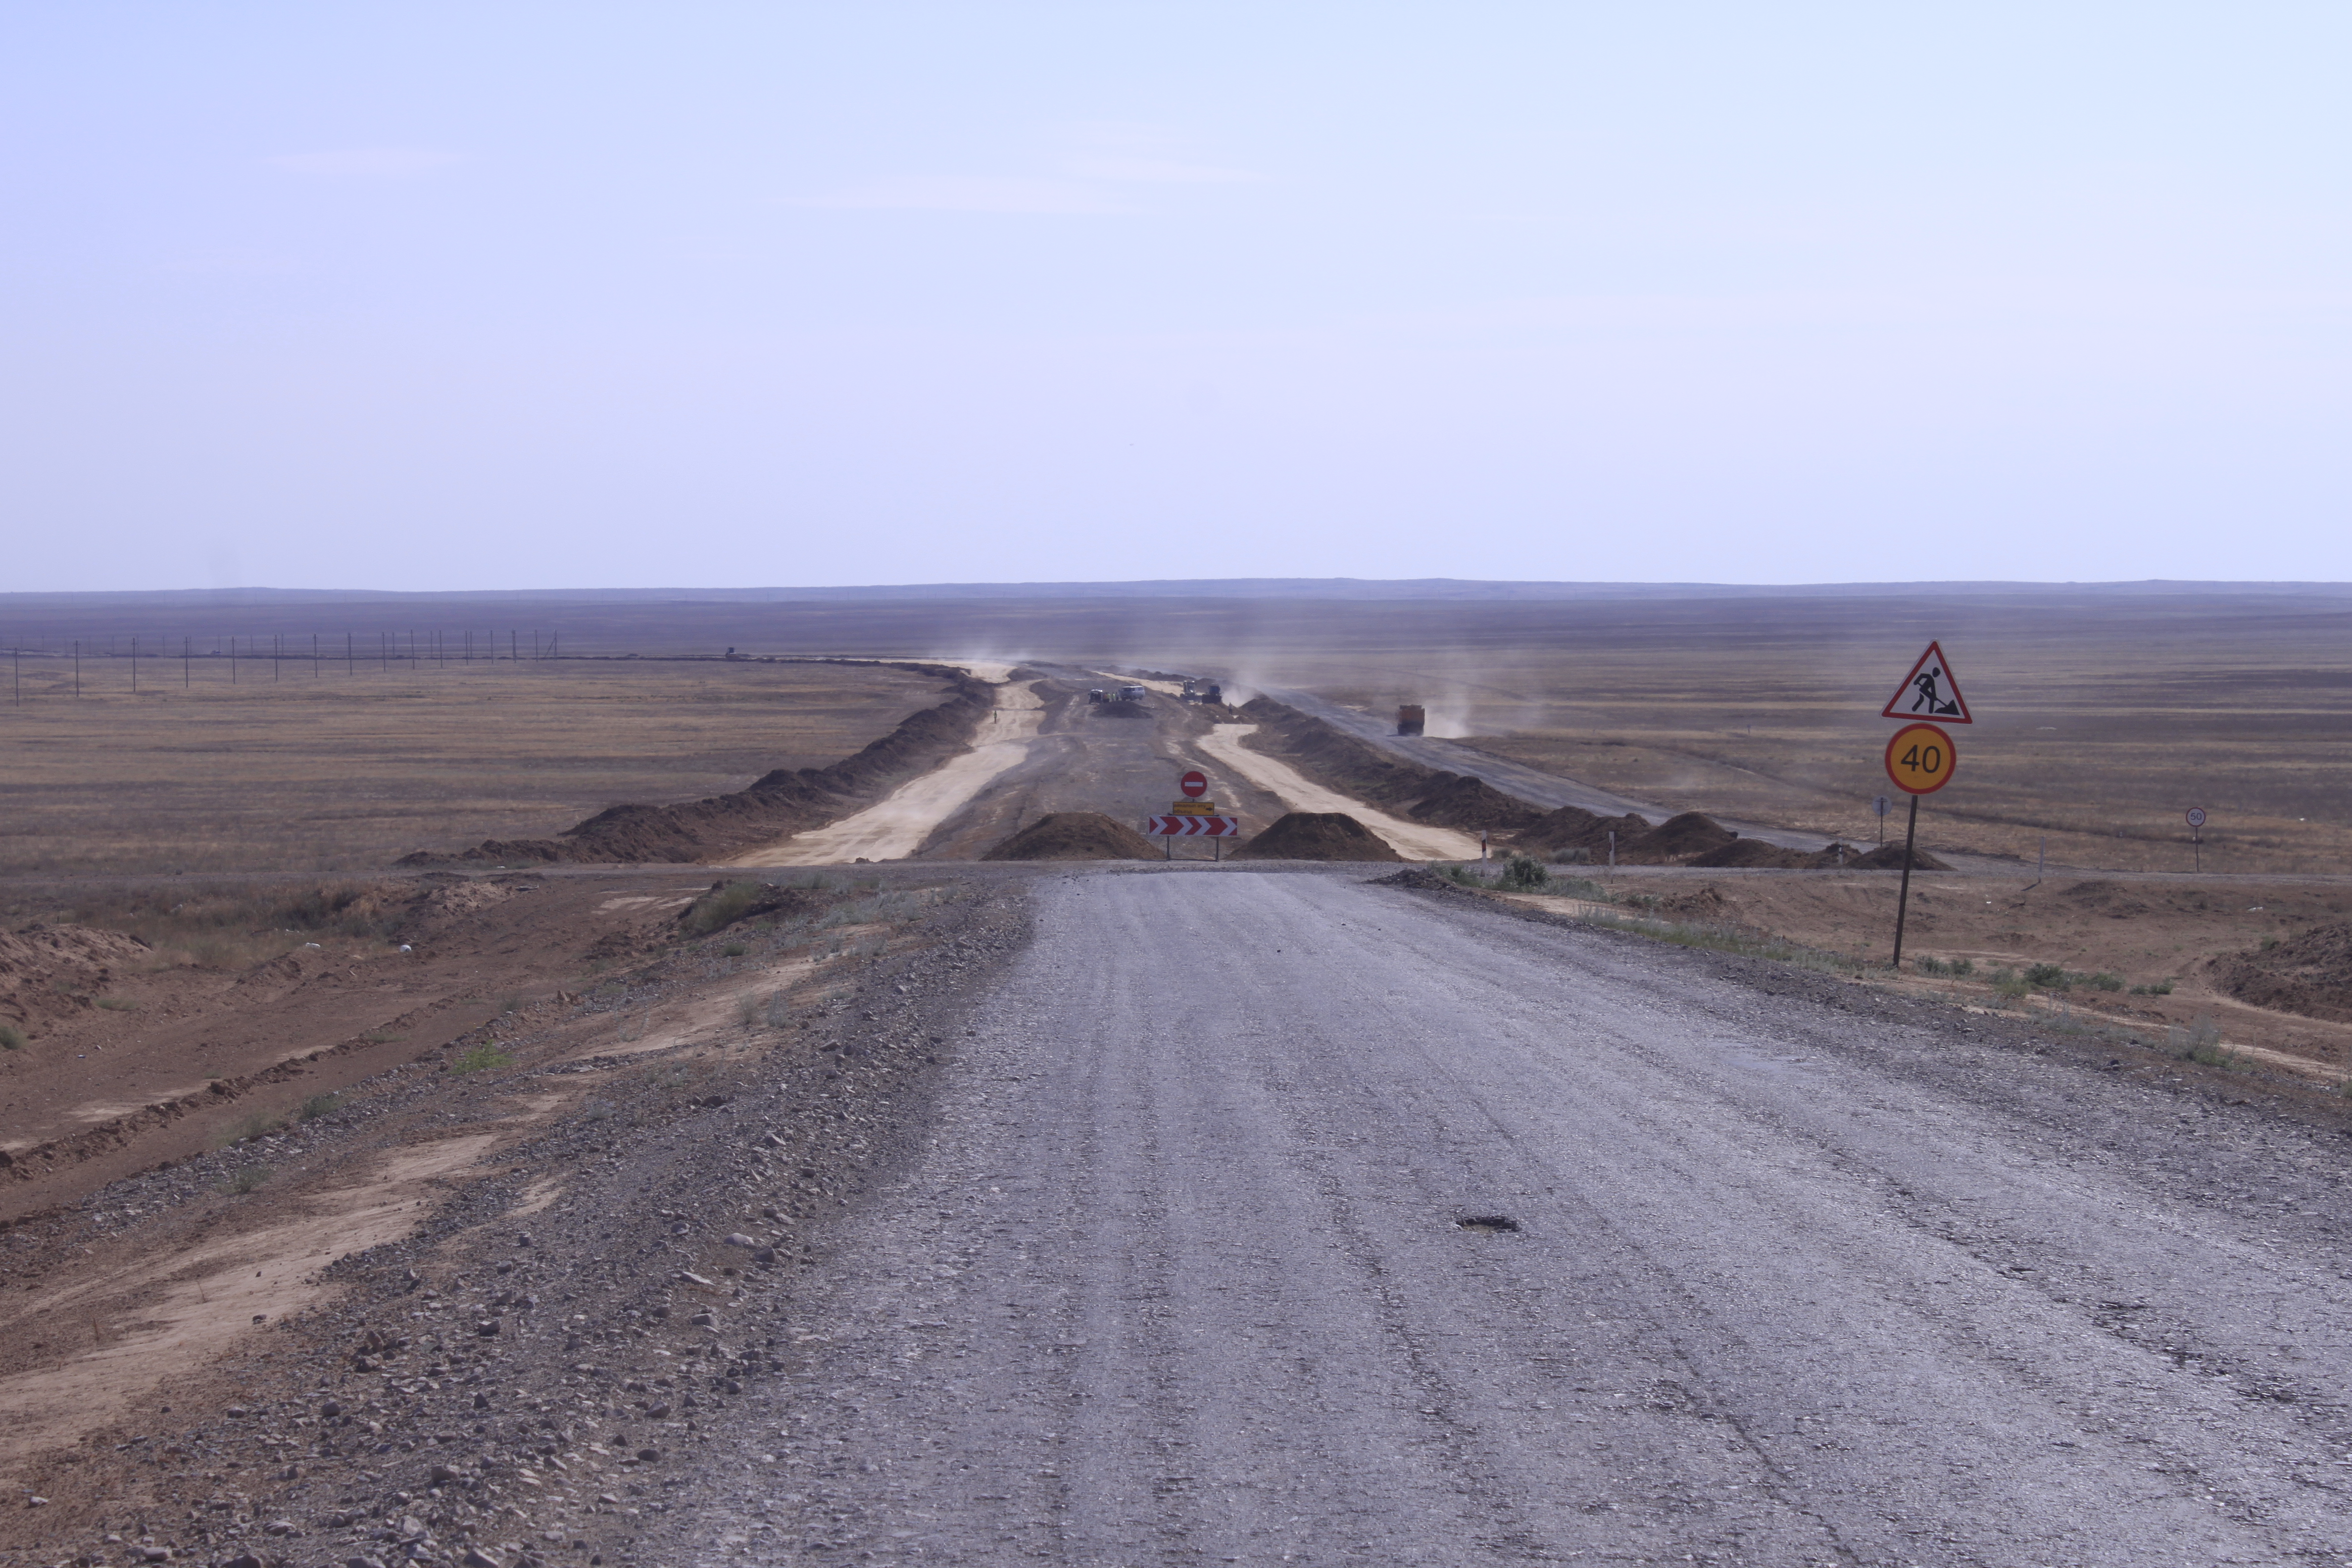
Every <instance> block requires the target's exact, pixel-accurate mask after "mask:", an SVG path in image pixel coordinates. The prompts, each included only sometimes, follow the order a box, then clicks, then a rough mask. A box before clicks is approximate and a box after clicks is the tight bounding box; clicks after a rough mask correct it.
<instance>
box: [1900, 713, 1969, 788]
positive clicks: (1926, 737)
mask: <svg viewBox="0 0 2352 1568" xmlns="http://www.w3.org/2000/svg"><path fill="white" fill-rule="evenodd" d="M1958 760H1959V758H1958V753H1956V752H1954V751H1953V750H1952V738H1951V737H1950V736H1949V735H1948V734H1946V733H1944V731H1941V730H1939V729H1937V727H1936V726H1935V725H1933V724H1906V725H1905V726H1904V727H1903V728H1902V729H1900V730H1897V731H1895V739H1893V740H1891V741H1889V742H1886V776H1887V777H1888V778H1891V779H1893V780H1894V781H1895V788H1896V789H1899V790H1901V791H1903V792H1904V793H1905V794H1906V795H1933V794H1935V793H1936V792H1937V790H1939V789H1941V788H1943V787H1944V786H1945V785H1946V784H1949V783H1951V782H1952V764H1953V763H1956V762H1958Z"/></svg>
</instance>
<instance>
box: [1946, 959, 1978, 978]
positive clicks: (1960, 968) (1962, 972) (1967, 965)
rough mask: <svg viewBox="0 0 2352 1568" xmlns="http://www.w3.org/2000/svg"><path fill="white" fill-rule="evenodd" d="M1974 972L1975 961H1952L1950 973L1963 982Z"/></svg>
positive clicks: (1975, 970) (1975, 969)
mask: <svg viewBox="0 0 2352 1568" xmlns="http://www.w3.org/2000/svg"><path fill="white" fill-rule="evenodd" d="M1976 972H1977V961H1976V960H1975V959H1973V958H1956V959H1954V960H1952V973H1955V974H1957V975H1958V976H1959V977H1960V978H1962V979H1963V980H1965V979H1967V978H1968V977H1969V975H1971V974H1974V973H1976Z"/></svg>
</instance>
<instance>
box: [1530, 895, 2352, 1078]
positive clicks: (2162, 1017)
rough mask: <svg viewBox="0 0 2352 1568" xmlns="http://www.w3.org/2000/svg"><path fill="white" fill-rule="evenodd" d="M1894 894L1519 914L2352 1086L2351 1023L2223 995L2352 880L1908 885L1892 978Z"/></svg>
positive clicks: (1553, 901)
mask: <svg viewBox="0 0 2352 1568" xmlns="http://www.w3.org/2000/svg"><path fill="white" fill-rule="evenodd" d="M1585 869H1586V868H1575V870H1576V871H1579V872H1580V871H1583V870H1585ZM1898 882H1899V878H1898V877H1896V876H1895V874H1894V873H1891V872H1864V873H1841V872H1834V871H1747V872H1729V873H1725V872H1720V871H1717V872H1699V871H1695V870H1692V869H1688V868H1682V869H1676V870H1667V871H1660V870H1656V869H1647V868H1644V869H1636V870H1628V871H1620V872H1618V873H1616V874H1614V875H1612V874H1609V873H1607V872H1602V871H1595V872H1593V873H1592V875H1591V879H1590V880H1574V881H1567V880H1564V881H1561V882H1559V883H1557V884H1556V886H1558V887H1559V888H1561V889H1565V890H1567V893H1568V896H1567V897H1565V898H1563V897H1560V896H1558V895H1535V896H1531V897H1527V898H1523V899H1521V900H1519V901H1520V902H1522V903H1524V904H1526V905H1528V907H1530V908H1535V909H1549V910H1556V911H1561V912H1569V913H1581V914H1586V915H1590V916H1592V917H1595V918H1600V919H1603V920H1609V919H1633V920H1643V919H1646V920H1654V921H1659V922H1663V923H1664V924H1667V925H1672V926H1676V927H1680V928H1684V929H1685V930H1686V931H1688V932H1689V933H1690V934H1691V935H1692V936H1693V937H1694V938H1696V939H1697V940H1701V941H1708V942H1711V941H1714V940H1716V939H1717V938H1720V939H1721V940H1722V941H1724V942H1727V943H1728V944H1730V945H1731V946H1733V947H1734V948H1735V949H1736V950H1748V949H1753V948H1758V947H1769V946H1771V945H1773V944H1787V945H1789V946H1790V947H1791V948H1794V949H1798V950H1802V951H1803V952H1807V953H1810V954H1813V955H1818V956H1819V957H1821V958H1822V959H1823V960H1825V961H1829V962H1832V963H1836V964H1839V965H1844V966H1849V967H1850V968H1851V970H1852V972H1853V973H1855V974H1857V975H1858V976H1864V977H1866V978H1867V979H1868V981H1869V982H1870V984H1874V985H1879V986H1885V987H1891V988H1894V989H1895V990H1898V991H1901V992H1903V993H1905V994H1913V995H1917V996H1920V997H1922V998H1932V999H1935V1000H1937V1001H1940V1002H1944V1003H1948V1004H1950V1005H1957V1006H1960V1007H1964V1008H1968V1009H1970V1010H1972V1011H1975V1012H1979V1013H1983V1014H1987V1015H1999V1014H2003V1013H2008V1014H2013V1015H2018V1016H2024V1015H2032V1016H2036V1017H2046V1018H2047V1019H2048V1020H2050V1022H2051V1024H2052V1026H2058V1027H2063V1028H2064V1029H2066V1030H2069V1031H2072V1032H2074V1033H2079V1034H2082V1035H2084V1037H2089V1038H2094V1039H2096V1040H2100V1041H2112V1042H2116V1043H2126V1044H2127V1043H2131V1042H2134V1041H2138V1042H2140V1043H2144V1044H2147V1045H2150V1046H2153V1047H2158V1048H2160V1049H2163V1050H2166V1051H2168V1052H2169V1053H2171V1054H2173V1055H2176V1056H2190V1055H2194V1056H2198V1057H2200V1058H2207V1059H2210V1060H2211V1061H2213V1062H2217V1063H2221V1062H2229V1061H2235V1062H2236V1063H2237V1065H2239V1066H2242V1067H2244V1068H2250V1069H2260V1070H2264V1071H2273V1072H2284V1073H2286V1074H2289V1075H2291V1076H2293V1077H2295V1078H2297V1079H2307V1080H2311V1081H2315V1082H2319V1083H2321V1084H2324V1085H2326V1086H2329V1087H2332V1086H2333V1085H2335V1084H2336V1082H2338V1081H2342V1080H2343V1079H2346V1078H2347V1075H2352V1024H2347V1023H2346V1022H2343V1021H2342V1020H2340V1019H2336V1018H2330V1017H2327V1016H2307V1015H2305V1014H2304V1013H2300V1012H2294V1011H2287V1010H2284V1009H2283V1008H2280V1007H2276V1006H2265V1005H2254V1004H2253V1003H2252V1002H2249V1001H2247V1000H2244V999H2242V997H2241V996H2239V995H2237V994H2233V990H2234V989H2235V988H2237V987H2239V986H2241V985H2242V980H2241V979H2240V978H2239V977H2240V976H2241V975H2242V973H2243V972H2244V971H2246V970H2247V969H2249V968H2251V967H2254V966H2255V961H2258V960H2260V959H2262V958H2263V957H2264V956H2266V949H2265V944H2278V945H2274V946H2273V948H2272V949H2271V950H2269V951H2275V952H2285V953H2289V954H2290V956H2292V952H2293V950H2292V949H2291V948H2290V947H2288V946H2286V945H2284V944H2286V943H2291V942H2294V940H2295V939H2296V937H2297V936H2298V935H2299V934H2300V933H2304V932H2307V931H2321V932H2325V931H2328V930H2331V929H2334V928H2335V927H2336V926H2338V925H2340V923H2341V921H2342V920H2343V918H2344V911H2346V910H2347V909H2352V881H2347V880H2344V879H2310V880H2296V879H2281V878H2263V879H2233V878H2225V877H2224V878H2216V877H2205V878H2197V877H2157V876H2137V877H2067V878H2052V879H2047V880H2044V881H2041V882H2036V881H2035V880H2034V879H2032V877H2014V876H2011V877H2000V876H1979V875H1958V874H1952V873H1942V872H1938V873H1930V874H1925V875H1919V876H1915V877H1914V878H1913V879H1912V883H1911V908H1910V913H1909V916H1908V918H1907V920H1906V931H1905V942H1904V968H1903V971H1902V972H1901V973H1899V974H1897V973H1894V972H1893V971H1891V970H1889V969H1888V968H1887V967H1886V963H1887V960H1888V958H1889V956H1890V954H1891V951H1892V943H1893V937H1894V930H1895V895H1896V889H1897V886H1898ZM2257 995H2258V996H2260V995H2261V994H2260V993H2257ZM2264 999H2267V998H2264Z"/></svg>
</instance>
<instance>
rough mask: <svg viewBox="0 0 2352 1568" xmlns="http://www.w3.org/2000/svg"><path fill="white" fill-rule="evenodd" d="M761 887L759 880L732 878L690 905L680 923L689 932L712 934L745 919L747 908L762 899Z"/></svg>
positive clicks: (696, 934) (701, 934)
mask: <svg viewBox="0 0 2352 1568" xmlns="http://www.w3.org/2000/svg"><path fill="white" fill-rule="evenodd" d="M760 891H761V889H760V884H759V883H757V882H730V883H728V884H727V885H726V886H725V887H723V888H719V889H713V890H712V891H710V892H708V893H705V894H703V895H702V897H700V898H698V899H697V900H694V902H693V903H692V904H691V905H689V906H688V909H687V911H686V913H685V915H684V916H683V917H681V918H680V920H679V921H678V925H679V927H680V928H681V929H682V930H684V931H685V932H686V934H687V935H688V936H709V934H710V933H711V932H712V931H718V930H719V929H720V928H721V927H724V926H730V925H733V924H734V923H735V922H736V921H740V920H741V919H742V918H743V911H744V910H748V909H750V908H751V905H752V904H753V903H754V902H756V901H757V900H758V899H759V897H760Z"/></svg>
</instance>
